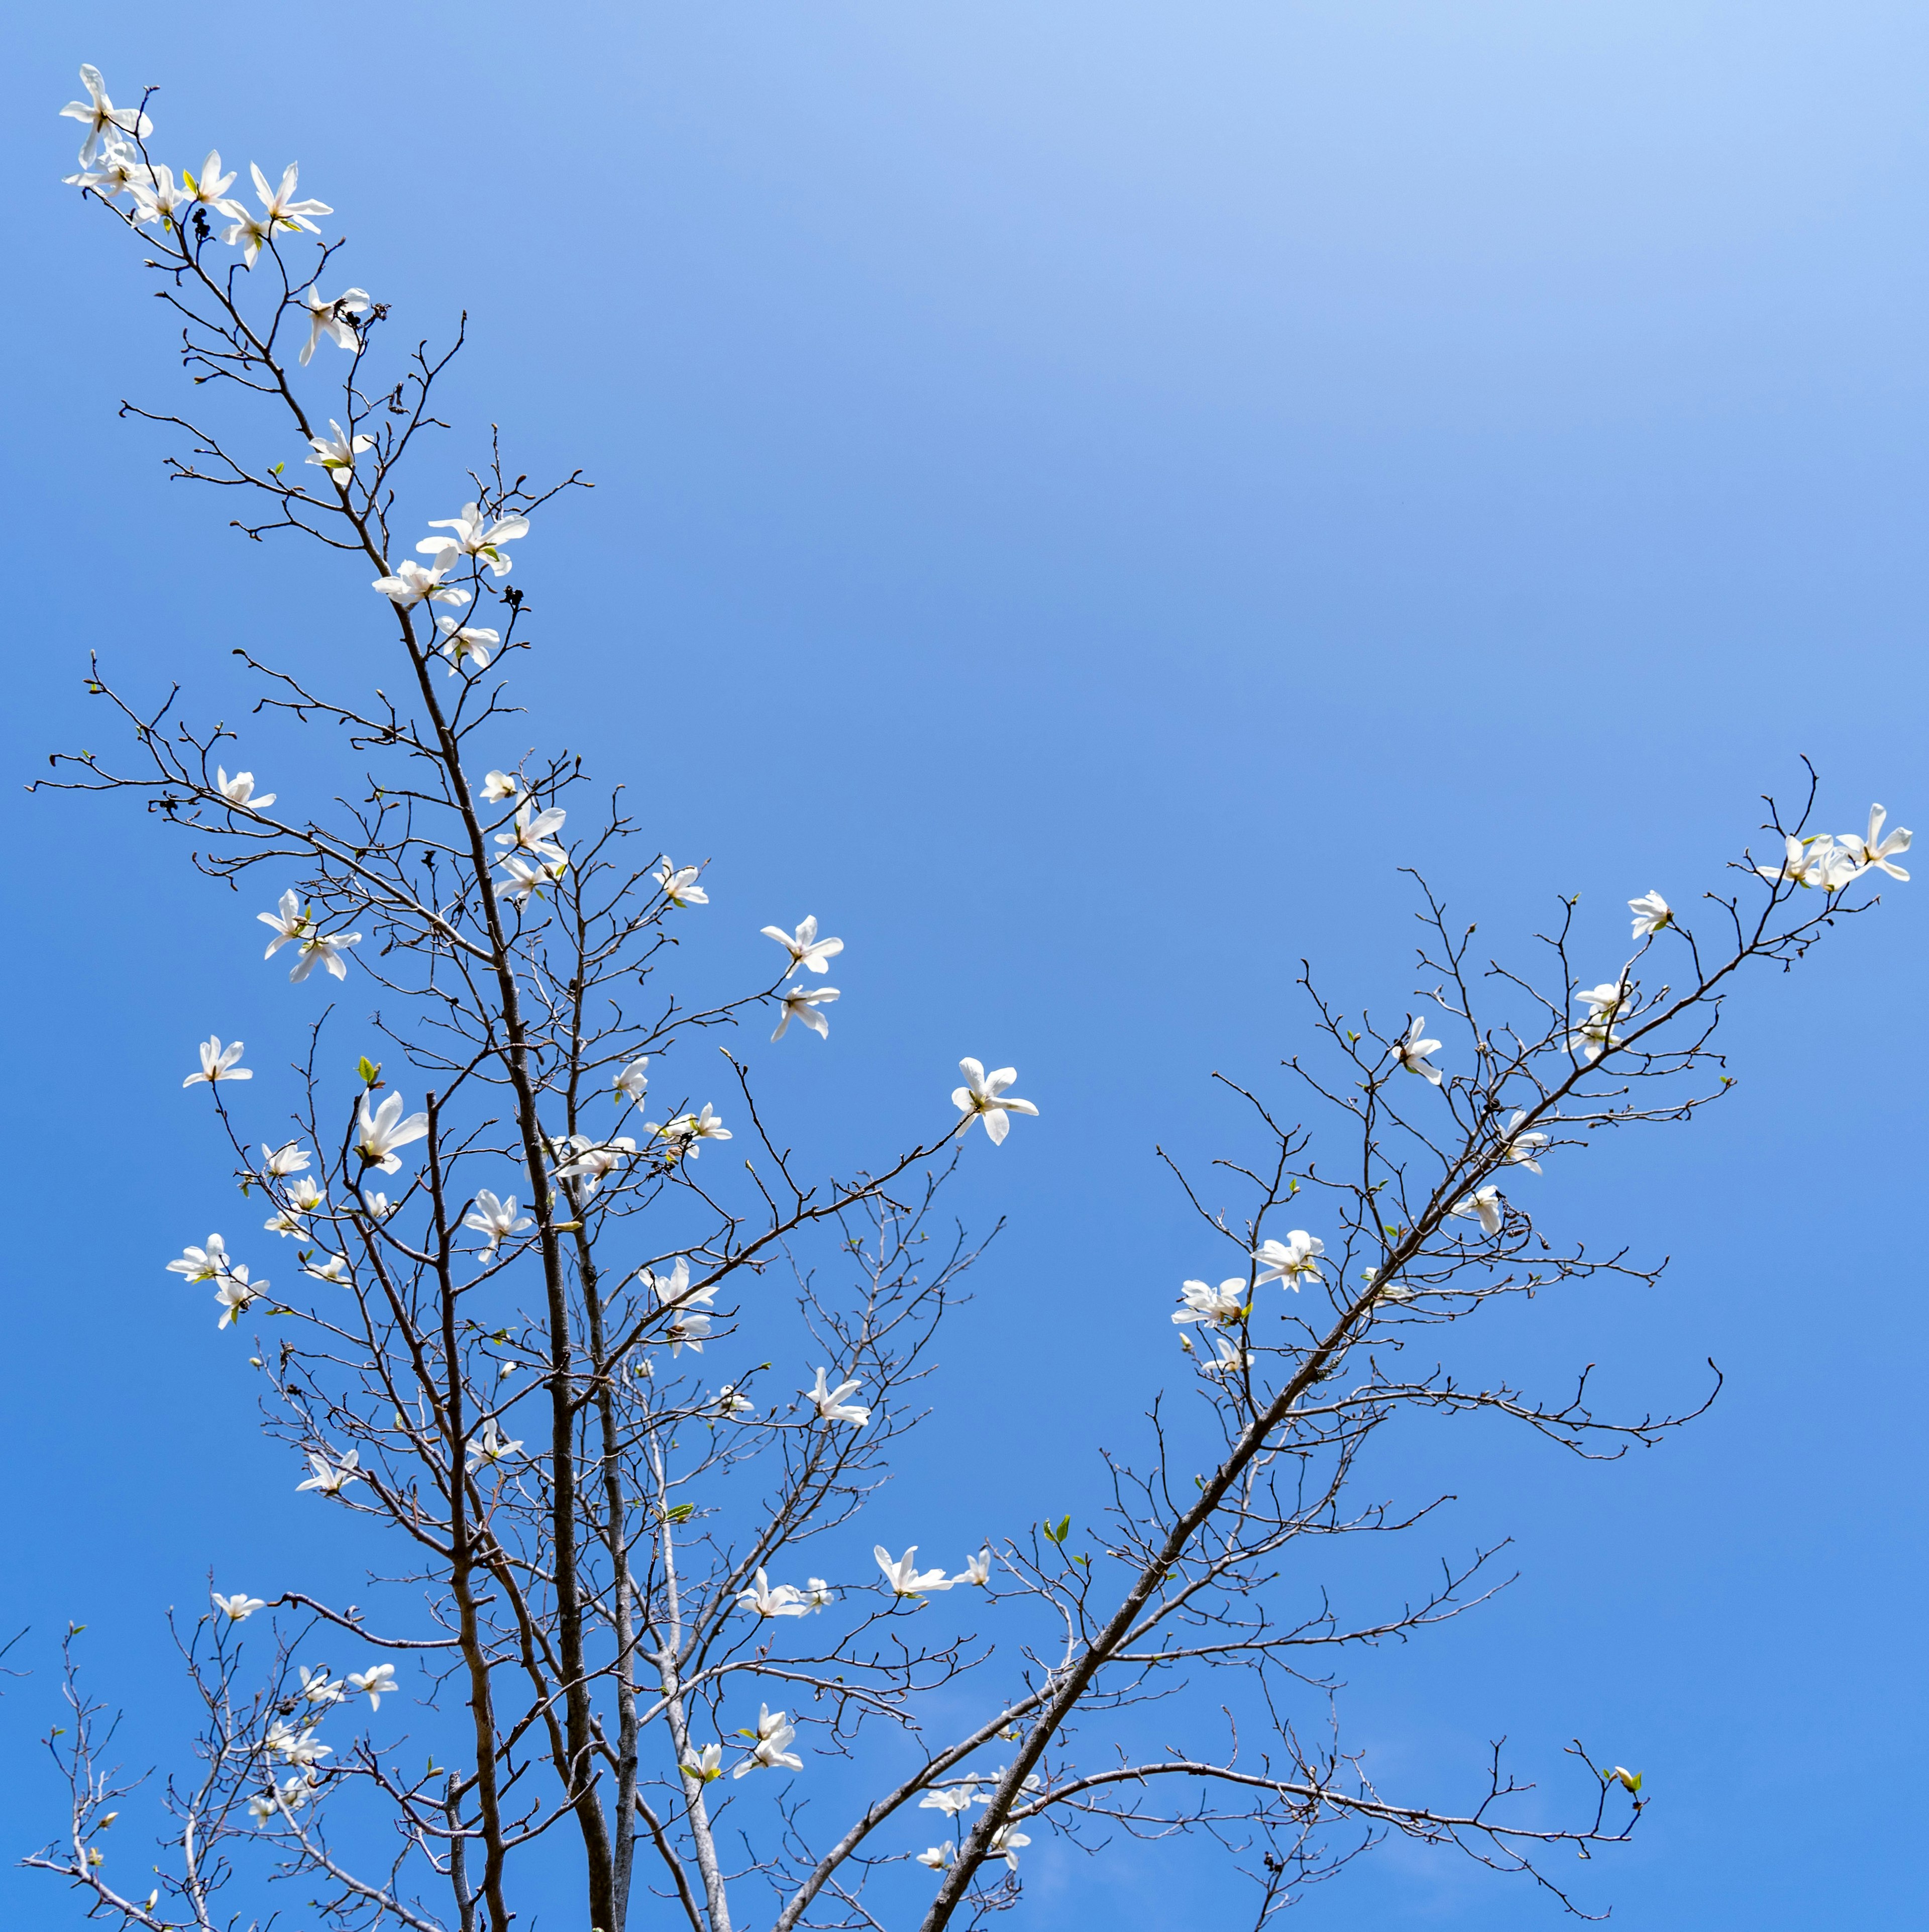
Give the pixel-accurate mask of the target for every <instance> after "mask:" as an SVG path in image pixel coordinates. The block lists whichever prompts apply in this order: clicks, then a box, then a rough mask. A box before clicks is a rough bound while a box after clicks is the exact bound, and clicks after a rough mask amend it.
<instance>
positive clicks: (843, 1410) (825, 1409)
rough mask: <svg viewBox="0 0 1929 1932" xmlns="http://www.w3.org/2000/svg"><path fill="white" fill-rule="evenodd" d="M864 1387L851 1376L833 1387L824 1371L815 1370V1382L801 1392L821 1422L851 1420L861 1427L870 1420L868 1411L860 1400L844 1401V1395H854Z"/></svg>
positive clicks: (859, 1380)
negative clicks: (813, 1386) (858, 1401)
mask: <svg viewBox="0 0 1929 1932" xmlns="http://www.w3.org/2000/svg"><path fill="white" fill-rule="evenodd" d="M863 1387H864V1383H863V1382H862V1381H861V1379H858V1378H855V1377H853V1378H852V1380H850V1381H849V1382H840V1383H839V1384H838V1385H837V1387H836V1388H831V1386H830V1382H829V1379H828V1377H827V1376H825V1373H824V1371H823V1370H822V1369H819V1370H818V1371H817V1384H816V1387H815V1388H807V1389H806V1390H804V1392H803V1399H804V1400H805V1401H806V1402H807V1403H810V1406H812V1407H813V1409H816V1412H817V1417H818V1420H819V1421H821V1422H853V1423H855V1424H857V1426H858V1428H860V1429H861V1428H862V1427H864V1424H866V1423H867V1422H868V1421H870V1410H869V1409H867V1408H866V1407H865V1406H864V1404H863V1403H857V1402H846V1400H845V1399H844V1398H845V1397H846V1396H851V1395H855V1394H856V1393H857V1391H858V1390H859V1389H861V1388H863Z"/></svg>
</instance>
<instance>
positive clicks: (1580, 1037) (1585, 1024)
mask: <svg viewBox="0 0 1929 1932" xmlns="http://www.w3.org/2000/svg"><path fill="white" fill-rule="evenodd" d="M1630 1000H1631V989H1630V988H1629V987H1628V984H1627V983H1626V982H1625V980H1603V981H1602V982H1601V984H1600V985H1599V986H1586V987H1583V989H1581V990H1580V992H1577V994H1575V995H1574V1004H1575V1005H1576V1006H1582V1007H1586V1009H1587V1018H1586V1019H1584V1020H1583V1021H1582V1022H1581V1023H1580V1025H1579V1026H1577V1028H1574V1031H1573V1032H1572V1033H1571V1034H1568V1051H1569V1052H1573V1053H1579V1054H1580V1055H1583V1056H1584V1057H1585V1058H1587V1059H1588V1060H1589V1061H1595V1060H1598V1059H1599V1058H1601V1055H1603V1054H1604V1053H1605V1052H1607V1050H1608V1049H1610V1047H1616V1046H1619V1045H1620V1044H1621V1036H1620V1034H1618V1033H1616V1031H1614V1022H1615V1021H1616V1020H1617V1019H1619V1018H1620V1016H1621V1014H1622V1010H1623V1009H1624V1008H1625V1007H1626V1006H1627V1005H1628V1004H1629V1002H1630Z"/></svg>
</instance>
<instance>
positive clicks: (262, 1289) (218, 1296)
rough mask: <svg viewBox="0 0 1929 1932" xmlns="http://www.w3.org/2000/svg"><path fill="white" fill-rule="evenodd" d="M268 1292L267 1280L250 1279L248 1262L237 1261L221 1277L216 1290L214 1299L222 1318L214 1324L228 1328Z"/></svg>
mask: <svg viewBox="0 0 1929 1932" xmlns="http://www.w3.org/2000/svg"><path fill="white" fill-rule="evenodd" d="M267 1292H268V1283H266V1282H265V1281H250V1280H249V1279H248V1268H247V1262H235V1265H234V1266H233V1267H232V1268H230V1269H229V1271H227V1273H226V1274H224V1275H223V1276H222V1277H221V1278H220V1286H217V1288H216V1289H215V1290H214V1301H215V1304H216V1305H217V1307H219V1308H220V1311H221V1319H220V1321H218V1322H216V1323H215V1324H214V1326H215V1328H216V1329H217V1331H218V1330H220V1329H223V1328H226V1327H228V1326H229V1324H230V1323H232V1322H234V1321H235V1319H237V1318H238V1317H239V1316H243V1315H245V1314H246V1313H247V1311H248V1310H249V1308H250V1307H251V1306H252V1305H253V1304H254V1303H255V1302H256V1301H259V1300H260V1298H262V1296H263V1295H265V1294H266V1293H267Z"/></svg>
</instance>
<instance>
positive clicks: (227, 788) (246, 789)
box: [214, 765, 274, 811]
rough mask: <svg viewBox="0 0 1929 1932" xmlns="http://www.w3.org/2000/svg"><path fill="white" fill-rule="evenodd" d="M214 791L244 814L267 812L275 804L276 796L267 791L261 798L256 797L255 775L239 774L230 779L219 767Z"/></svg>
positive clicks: (215, 774)
mask: <svg viewBox="0 0 1929 1932" xmlns="http://www.w3.org/2000/svg"><path fill="white" fill-rule="evenodd" d="M214 789H215V790H217V791H218V792H219V793H220V794H221V796H222V797H223V798H224V799H226V800H227V802H229V804H230V805H234V806H235V807H237V808H239V809H240V810H242V811H266V810H267V809H268V807H269V806H270V805H272V804H273V803H274V793H273V792H271V791H265V792H263V793H262V795H261V796H260V797H259V798H256V796H255V795H254V773H253V772H236V773H235V775H234V776H233V777H232V778H230V777H229V775H227V773H226V772H225V771H223V769H221V767H220V766H219V765H217V766H215V767H214Z"/></svg>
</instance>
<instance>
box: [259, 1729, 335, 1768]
mask: <svg viewBox="0 0 1929 1932" xmlns="http://www.w3.org/2000/svg"><path fill="white" fill-rule="evenodd" d="M263 1742H265V1744H266V1745H267V1746H268V1749H269V1750H270V1751H276V1752H278V1753H279V1754H280V1757H281V1760H282V1762H283V1763H284V1764H298V1765H303V1766H307V1765H311V1764H315V1763H319V1761H320V1760H322V1759H323V1758H325V1757H333V1756H334V1751H333V1749H332V1748H331V1747H330V1746H329V1745H325V1744H324V1743H322V1738H321V1733H319V1731H314V1730H306V1731H303V1730H296V1729H295V1727H294V1726H293V1725H292V1724H283V1722H282V1721H281V1720H280V1718H277V1719H276V1720H275V1721H274V1723H273V1724H271V1725H269V1726H268V1736H267V1737H266V1738H265V1739H264V1740H263Z"/></svg>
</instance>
